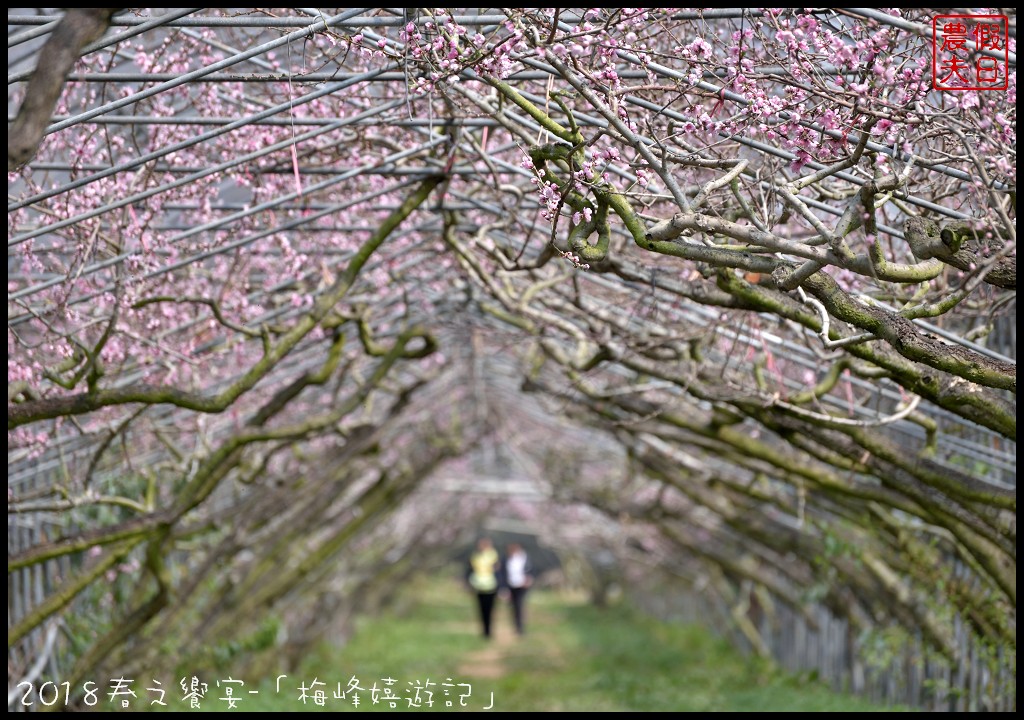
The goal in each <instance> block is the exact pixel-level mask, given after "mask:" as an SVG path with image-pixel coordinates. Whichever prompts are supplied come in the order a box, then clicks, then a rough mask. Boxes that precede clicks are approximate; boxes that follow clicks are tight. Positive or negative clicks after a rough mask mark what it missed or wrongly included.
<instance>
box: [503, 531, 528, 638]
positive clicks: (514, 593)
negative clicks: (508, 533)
mask: <svg viewBox="0 0 1024 720" xmlns="http://www.w3.org/2000/svg"><path fill="white" fill-rule="evenodd" d="M532 572H533V570H532V568H531V567H530V558H529V557H528V556H527V555H526V551H525V550H523V548H522V546H521V545H519V544H518V543H509V546H508V550H507V557H506V558H505V566H504V573H503V580H504V581H505V585H506V587H508V592H509V597H510V598H511V600H512V618H513V619H514V620H515V623H516V634H518V635H522V634H523V633H524V632H525V631H526V629H525V626H524V624H523V605H524V604H525V602H526V591H527V590H528V589H529V588H530V585H532V584H533V576H532V575H531V573H532Z"/></svg>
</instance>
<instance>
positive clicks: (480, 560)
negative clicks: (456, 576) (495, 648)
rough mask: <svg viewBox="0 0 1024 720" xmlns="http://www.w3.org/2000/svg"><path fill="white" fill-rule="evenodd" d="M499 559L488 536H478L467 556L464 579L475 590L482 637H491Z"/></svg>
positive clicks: (498, 579) (498, 582) (498, 580)
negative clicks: (469, 554)
mask: <svg viewBox="0 0 1024 720" xmlns="http://www.w3.org/2000/svg"><path fill="white" fill-rule="evenodd" d="M500 566H501V560H500V558H499V557H498V551H497V550H495V549H494V543H492V542H491V539H490V538H486V537H484V538H480V539H479V540H478V541H477V543H476V551H475V552H474V553H473V554H472V555H471V556H470V558H469V569H468V572H467V574H466V581H467V582H468V583H469V586H470V587H471V588H472V589H473V590H474V591H475V592H476V597H477V601H478V602H479V604H480V622H481V623H482V625H483V631H484V637H486V638H489V637H491V616H492V615H493V613H494V598H495V597H496V596H497V594H498V587H499V585H500V584H501V580H500V578H499V577H498V572H499V569H500Z"/></svg>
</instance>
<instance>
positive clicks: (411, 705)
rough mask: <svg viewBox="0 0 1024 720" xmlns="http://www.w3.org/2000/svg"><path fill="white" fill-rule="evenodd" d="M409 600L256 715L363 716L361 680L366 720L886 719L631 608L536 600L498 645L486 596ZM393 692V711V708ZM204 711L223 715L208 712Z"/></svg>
mask: <svg viewBox="0 0 1024 720" xmlns="http://www.w3.org/2000/svg"><path fill="white" fill-rule="evenodd" d="M406 597H407V602H406V604H405V607H404V609H403V610H402V611H401V612H397V613H392V614H388V615H383V616H381V617H377V618H367V619H365V620H364V621H363V622H361V623H360V625H359V626H358V628H357V629H356V632H355V634H354V636H353V637H352V638H351V639H350V641H349V642H348V643H347V644H345V645H344V647H341V648H339V647H338V644H337V643H333V642H331V638H324V642H323V643H322V645H321V647H320V648H319V649H318V650H317V651H316V652H315V653H313V654H312V655H311V656H310V657H308V658H307V659H306V662H305V663H304V667H303V669H302V671H301V672H300V673H298V674H295V675H293V676H291V677H288V678H287V679H286V680H284V681H282V684H281V689H279V690H278V689H277V688H275V687H274V681H272V680H269V679H265V680H263V682H261V683H256V682H255V681H253V682H252V683H251V684H249V685H248V686H247V687H253V686H254V685H255V686H258V687H259V695H258V696H253V697H251V698H248V699H247V700H246V702H245V705H244V707H245V709H248V710H255V711H274V712H282V711H285V712H287V711H292V712H294V711H323V710H327V711H338V710H341V711H345V710H354V709H357V708H354V707H353V704H352V697H353V694H352V693H348V694H346V697H345V698H344V699H341V698H335V697H333V695H334V693H335V692H337V691H339V690H345V689H346V688H347V686H348V684H349V682H350V680H351V679H353V678H355V679H357V680H358V682H359V685H360V686H361V688H362V691H361V692H358V695H359V696H360V701H359V702H360V704H359V707H358V710H383V711H390V710H394V711H405V712H427V711H431V710H432V711H457V710H483V709H487V707H488V705H489V704H490V705H492V707H493V709H494V710H498V711H540V712H547V711H657V710H668V711H789V712H792V711H860V712H864V711H877V710H884V709H885V708H882V707H879V706H876V705H873V704H871V703H868V702H866V701H863V700H858V699H855V698H850V697H847V696H843V695H840V694H836V693H833V692H831V691H830V690H828V689H826V688H825V687H823V686H822V685H821V684H819V683H816V682H811V681H808V680H806V679H804V680H799V679H794V678H792V677H788V676H785V675H783V674H781V673H779V672H778V671H776V670H774V669H772V668H771V667H769V666H767V665H766V664H764V663H759V662H751V661H749V660H747V659H746V658H743V657H742V656H740V655H739V654H738V653H737V652H736V651H735V650H733V649H732V648H731V647H730V646H729V645H727V644H726V643H725V642H723V641H721V640H719V639H718V638H715V637H713V636H712V635H710V634H709V633H708V632H707V631H705V630H703V629H701V628H698V627H693V626H682V625H676V624H669V623H661V622H657V621H655V620H652V619H650V618H647V617H645V616H642V615H639V614H637V613H634V612H632V611H630V610H629V609H628V608H623V607H615V608H609V609H605V610H599V609H597V608H594V607H591V606H589V605H587V604H586V603H585V602H583V600H582V599H581V598H574V597H569V596H566V595H562V594H558V593H554V592H544V591H533V592H531V593H530V594H529V595H528V596H527V605H526V612H527V616H526V630H527V632H526V635H525V636H524V637H519V636H517V635H516V634H515V633H514V632H513V625H512V618H511V611H510V608H509V606H508V603H505V602H501V601H500V600H499V602H498V605H497V606H496V607H495V624H494V633H495V635H494V637H493V638H492V639H490V640H487V639H485V638H482V637H480V630H479V626H478V624H477V615H476V612H477V611H476V599H475V597H474V596H472V595H471V594H470V593H468V592H467V591H466V590H464V589H463V588H462V587H460V585H459V584H458V583H457V582H456V581H454V580H448V579H442V580H438V579H434V580H425V581H423V582H422V583H417V584H416V585H414V586H412V587H410V588H408V592H407V593H406ZM314 680H315V681H316V682H319V683H322V685H319V686H317V687H320V688H322V689H323V691H324V692H325V693H326V698H324V699H322V701H321V703H319V704H318V703H315V702H312V701H310V700H307V701H306V702H305V703H303V702H301V701H300V700H299V699H298V696H299V693H298V691H297V688H299V686H300V685H305V686H307V687H313V686H314V684H313V681H314ZM247 682H249V681H247ZM210 685H211V689H212V686H213V683H212V682H211V683H210ZM375 685H376V687H377V690H376V691H373V690H372V688H373V687H374V686H375ZM384 687H388V688H389V689H390V691H391V692H392V693H393V695H394V697H395V699H394V700H393V701H392V702H388V701H386V700H385V699H384V698H385V697H386V695H385V694H384V693H383V692H382V690H383V688H384ZM417 690H418V693H419V694H418V695H417ZM427 690H429V691H430V692H432V693H433V695H432V696H431V698H432V700H433V701H434V704H433V706H432V707H427V706H426V702H425V700H426V698H427V694H426V691H427ZM374 694H376V696H377V698H378V703H377V704H376V705H374V704H372V702H371V699H372V696H373V695H374ZM417 698H418V701H417ZM417 703H418V705H417ZM210 705H213V707H210ZM390 705H394V708H391V707H389V706H390ZM203 709H204V710H206V709H222V708H219V707H218V706H217V704H216V703H207V704H204V707H203ZM240 709H241V708H240Z"/></svg>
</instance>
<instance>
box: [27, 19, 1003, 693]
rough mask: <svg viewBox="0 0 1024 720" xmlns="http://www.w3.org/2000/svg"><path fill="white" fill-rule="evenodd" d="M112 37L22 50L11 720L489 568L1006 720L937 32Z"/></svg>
mask: <svg viewBox="0 0 1024 720" xmlns="http://www.w3.org/2000/svg"><path fill="white" fill-rule="evenodd" d="M99 10H102V9H92V10H90V9H85V10H80V11H75V13H78V14H77V15H76V14H74V13H73V14H71V15H69V16H67V17H68V18H69V20H65V19H64V18H63V16H49V15H40V14H37V13H36V14H34V13H35V11H17V10H10V11H9V16H8V32H9V37H8V44H9V50H8V60H9V84H10V88H11V92H10V94H9V102H8V107H9V115H10V118H11V123H12V124H10V125H9V145H8V164H9V171H10V172H9V176H8V177H9V190H8V203H9V214H8V217H9V220H8V275H9V279H8V658H9V662H8V666H9V683H8V685H9V706H10V707H12V708H13V707H15V705H12V703H14V700H12V698H13V697H14V696H13V695H12V694H11V690H12V689H14V688H16V687H17V686H18V683H21V682H29V683H30V684H33V683H40V682H43V681H44V680H47V679H48V680H50V681H57V680H58V679H59V680H60V681H62V682H64V681H66V682H69V683H70V684H71V686H77V685H79V684H81V682H82V681H83V680H84V679H86V678H88V677H94V676H97V674H110V673H114V675H111V677H114V676H118V675H120V676H122V677H127V676H128V674H136V675H140V676H142V675H144V674H145V673H147V672H155V669H156V668H158V667H159V666H160V665H161V663H166V662H167V661H168V658H169V657H173V658H177V659H179V660H180V661H182V662H184V661H185V660H193V661H195V662H206V663H209V662H213V660H212V659H211V657H212V656H211V655H210V650H209V649H210V648H211V647H214V646H218V647H223V646H230V647H232V648H234V650H233V653H234V654H233V655H232V656H231V662H235V663H238V664H239V666H245V665H246V664H247V663H248V664H249V666H250V667H259V668H260V669H261V670H267V671H269V668H270V667H271V666H272V665H273V658H274V657H275V654H276V655H278V656H281V657H285V658H288V662H292V661H293V660H294V661H295V662H298V660H297V659H298V658H301V657H302V656H303V655H304V654H306V653H307V652H309V650H310V648H311V647H312V646H313V645H315V643H316V642H317V641H318V640H320V639H322V637H324V636H325V635H328V634H330V633H331V632H334V631H335V630H336V629H337V625H338V624H339V623H341V624H344V623H347V622H349V621H350V620H351V618H352V617H354V616H355V615H357V614H359V613H362V612H370V611H373V610H376V609H379V607H380V606H381V605H383V604H384V601H385V600H386V599H388V598H389V597H390V596H391V594H392V593H391V590H392V589H393V588H395V587H399V586H401V585H402V584H403V583H405V582H407V581H408V580H409V578H411V577H414V576H416V575H418V574H423V573H425V572H428V571H432V572H450V568H449V565H450V563H451V561H452V560H453V558H456V559H459V558H461V557H463V556H464V555H460V553H461V552H463V551H465V552H468V548H469V546H470V544H471V543H472V542H473V541H474V540H475V538H476V537H477V536H478V535H480V534H482V533H489V534H495V535H496V536H498V538H499V540H500V541H502V542H505V541H510V540H512V539H516V540H519V541H529V549H530V552H531V554H533V555H534V556H536V557H537V559H538V560H539V559H540V558H541V557H542V556H544V553H547V552H551V553H552V557H551V558H550V560H549V561H548V560H546V561H545V562H548V564H551V565H554V564H555V562H556V558H560V561H561V564H562V565H563V566H565V567H563V568H562V570H563V572H561V574H559V573H553V574H552V577H556V576H557V577H559V578H560V580H559V582H561V583H563V584H571V583H577V584H582V585H585V586H587V587H588V589H589V590H590V591H591V595H592V597H593V599H594V600H595V601H596V602H600V603H604V602H605V601H607V600H608V599H609V592H613V593H615V594H621V595H622V596H623V601H626V602H635V603H639V604H642V605H644V607H645V609H646V610H649V611H651V612H654V613H659V614H661V615H663V616H684V615H685V616H689V617H692V618H694V619H699V620H703V621H704V622H705V623H710V624H713V625H714V626H715V627H716V628H717V629H718V631H719V632H720V633H722V634H724V635H726V636H728V637H729V638H730V639H732V640H733V641H734V642H735V643H736V644H738V645H739V646H740V647H742V648H743V649H744V650H745V651H747V652H750V653H755V654H760V655H763V656H765V657H773V658H775V661H776V662H778V663H781V664H782V665H784V666H786V667H788V668H790V669H792V670H797V671H814V672H816V673H817V672H820V673H821V674H822V676H823V677H825V678H826V679H828V680H829V681H830V682H833V684H835V685H837V686H839V685H844V686H846V687H849V688H852V689H855V690H858V691H860V692H863V693H867V694H871V693H874V694H875V695H877V696H881V695H879V693H881V694H882V695H884V697H885V699H886V700H889V701H893V702H902V703H907V704H910V705H917V706H921V707H931V708H944V709H946V708H948V709H1012V708H1013V707H1015V704H1016V702H1015V671H1014V668H1015V664H1014V663H1015V661H1014V660H1013V658H1015V633H1016V609H1015V608H1016V520H1015V512H1016V442H1015V441H1016V362H1015V358H1016V336H1015V317H1016V304H1015V303H1016V301H1015V272H1016V270H1015V268H1016V265H1015V263H1016V259H1015V258H1016V254H1015V225H1016V215H1015V179H1014V175H1013V173H1014V171H1015V168H1014V167H1013V165H1014V163H1015V150H1014V148H1015V125H1013V123H1011V122H1008V121H1007V122H1003V121H1002V120H999V118H1003V120H1006V118H1008V117H1014V116H1013V115H1012V113H1013V112H1015V109H1014V104H1013V101H1012V100H1011V99H1009V96H1008V94H1007V93H1005V92H996V91H991V92H976V91H972V90H960V91H958V92H957V93H953V94H952V95H950V94H948V93H947V94H946V95H943V94H942V91H940V90H935V89H934V88H932V85H931V84H930V79H929V77H928V76H927V74H926V73H925V72H924V70H923V69H922V68H924V67H925V65H927V63H925V61H926V60H929V61H930V58H931V56H930V54H929V53H931V52H932V49H931V47H932V46H931V43H930V39H929V38H930V35H927V34H925V33H926V32H927V33H930V32H931V30H930V28H931V27H932V25H931V17H930V16H927V15H926V14H925V13H924V11H909V10H904V11H902V12H903V14H902V15H899V16H895V15H887V14H885V13H883V12H881V11H874V10H863V11H842V12H838V11H834V10H828V9H823V10H820V11H818V10H816V11H814V12H806V13H805V12H802V11H801V12H797V11H790V10H785V11H778V12H775V11H761V10H758V11H752V10H745V9H733V10H729V9H725V10H713V11H711V10H709V11H704V12H700V11H688V10H685V11H684V10H677V11H673V12H671V13H669V12H667V11H662V10H654V9H649V10H643V9H638V10H635V11H634V10H628V9H627V10H598V9H592V10H586V9H580V10H570V9H563V10H558V11H553V12H552V13H545V12H544V11H540V10H532V9H508V10H507V14H505V13H506V11H498V10H493V11H487V12H483V11H470V10H465V11H459V10H456V11H451V12H449V11H444V10H440V9H430V8H412V9H404V11H402V12H401V13H399V12H398V11H395V10H394V9H347V10H346V9H342V10H337V11H333V12H332V11H328V10H324V11H322V12H320V13H314V14H310V12H309V11H306V10H303V9H288V10H285V11H281V12H277V13H272V12H270V11H266V10H252V11H226V10H221V9H210V8H208V9H204V10H202V11H194V10H193V11H189V10H175V11H170V10H168V11H162V10H161V9H154V10H151V11H144V10H132V11H125V12H115V13H112V14H111V13H104V12H99ZM93 11H95V12H93ZM90 13H91V14H90ZM866 48H871V49H872V50H871V52H870V53H869V51H868V50H867V49H866ZM883 50H884V52H883ZM975 50H976V51H977V52H979V53H981V54H982V55H984V48H976V49H975ZM69 52H70V54H71V55H73V56H74V57H66V56H68V54H69ZM869 54H871V58H869V57H868V55H869ZM62 58H63V59H62ZM881 58H885V59H881ZM896 58H903V59H906V58H910V59H909V60H906V61H904V60H903V59H901V60H898V61H897V60H896ZM65 60H66V61H67V62H66V63H65ZM869 60H870V61H869ZM1004 60H1005V63H1006V69H1005V71H1004V72H1005V73H1006V74H1007V76H1010V77H1013V78H1015V75H1014V74H1013V73H1014V72H1015V70H1014V67H1015V65H1014V64H1013V63H1015V56H1012V54H1007V55H1006V57H1005V58H1004ZM900 63H903V64H902V65H901V64H900ZM37 67H38V68H39V69H36V68H37ZM1000 67H1002V66H1000ZM890 75H892V78H893V79H892V81H891V82H889V81H887V82H877V81H876V80H873V79H872V78H874V77H876V76H877V77H882V78H889V76H890ZM724 78H731V80H728V81H727V82H726V81H724V80H723V79H724ZM808 78H810V79H808ZM865 97H867V98H870V99H871V100H872V102H870V103H865V101H864V98H865ZM47 98H49V100H48V101H47ZM951 98H953V99H955V102H956V103H958V104H957V105H956V107H957V108H958V112H959V113H960V114H959V115H958V116H957V118H956V121H955V122H954V121H953V120H952V119H951V115H950V114H949V113H948V112H947V107H946V104H945V103H949V102H953V100H952V99H951ZM965 127H966V128H967V129H966V130H965V129H964V128H965ZM991 127H995V128H996V129H995V130H992V131H991V132H989V131H983V130H984V129H985V128H991ZM951 148H955V151H954V150H951ZM922 218H928V219H929V222H931V223H932V224H931V225H926V224H925V223H922V222H920V221H921V219H922ZM931 227H934V230H935V232H931V231H929V230H928V228H931ZM922 228H924V230H922ZM936 233H938V234H936ZM950 238H952V239H950ZM445 568H449V569H448V570H445ZM268 618H272V619H273V622H270V621H269V620H268ZM893 628H895V629H897V630H898V631H899V632H901V633H902V635H901V636H900V637H903V638H905V642H903V644H902V645H900V646H899V648H898V651H897V652H896V653H895V654H894V656H893V657H892V658H891V659H889V660H888V661H887V662H888V665H885V666H884V667H883V668H881V670H880V671H879V672H878V673H877V677H878V678H881V679H880V680H879V682H881V683H883V684H885V688H886V689H885V690H884V692H883V691H882V690H879V689H878V688H879V687H881V685H878V684H877V683H876V684H875V685H872V682H873V681H871V680H870V679H865V677H864V672H863V667H864V663H865V660H864V655H865V653H867V645H868V643H867V641H865V638H871V637H877V636H878V634H880V633H882V632H887V631H889V630H890V629H893ZM873 633H874V634H873ZM245 638H248V639H252V638H260V642H259V643H255V641H253V643H250V644H248V645H247V644H246V641H243V639H245ZM797 638H799V639H800V640H799V641H798V640H797ZM257 646H258V647H257ZM285 646H286V647H285ZM982 658H996V659H995V660H993V661H992V662H986V661H984V660H983V659H982ZM217 661H218V662H222V661H223V662H227V660H225V659H224V658H223V657H221V658H219V659H218V660H217ZM858 668H860V670H858ZM894 676H898V677H899V678H900V680H899V682H898V683H895V682H893V681H892V680H891V678H892V677H894ZM886 683H887V684H886ZM896 685H898V686H899V689H898V690H896V689H893V688H895V687H896ZM939 685H942V688H941V689H940V690H936V689H935V688H936V687H938V686H939Z"/></svg>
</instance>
